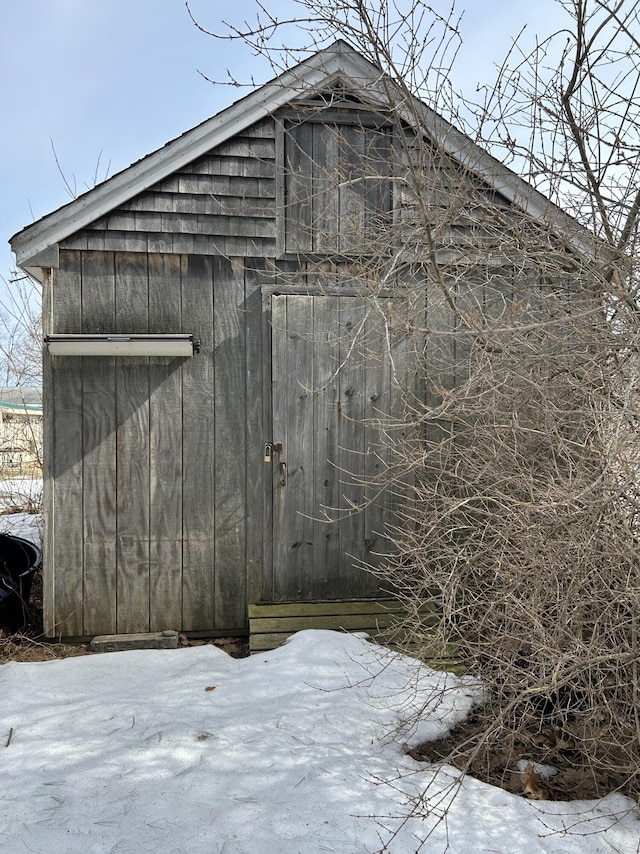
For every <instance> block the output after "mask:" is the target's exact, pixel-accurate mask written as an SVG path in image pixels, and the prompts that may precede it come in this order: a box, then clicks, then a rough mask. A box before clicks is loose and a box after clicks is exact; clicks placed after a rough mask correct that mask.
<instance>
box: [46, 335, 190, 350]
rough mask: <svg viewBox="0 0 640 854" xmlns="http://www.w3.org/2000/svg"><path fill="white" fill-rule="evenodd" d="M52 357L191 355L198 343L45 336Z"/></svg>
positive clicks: (183, 338) (186, 338)
mask: <svg viewBox="0 0 640 854" xmlns="http://www.w3.org/2000/svg"><path fill="white" fill-rule="evenodd" d="M44 341H45V344H46V346H47V349H48V350H49V353H51V355H52V356H193V354H194V353H199V352H200V342H199V341H197V340H195V339H194V337H193V335H182V334H176V335H125V334H120V333H118V334H116V333H112V334H106V335H47V336H46V338H45V339H44Z"/></svg>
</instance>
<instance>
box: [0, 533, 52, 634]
mask: <svg viewBox="0 0 640 854" xmlns="http://www.w3.org/2000/svg"><path fill="white" fill-rule="evenodd" d="M41 562H42V554H41V552H40V549H39V548H38V547H37V546H34V544H33V543H30V542H29V540H23V539H22V537H14V536H11V535H9V534H0V626H3V627H4V628H7V629H10V630H11V631H15V630H16V629H19V628H21V627H22V626H24V625H25V624H26V623H27V621H28V616H27V615H28V612H27V605H28V603H29V597H30V596H31V584H32V582H33V576H34V575H35V573H36V572H37V570H38V568H39V567H40V564H41Z"/></svg>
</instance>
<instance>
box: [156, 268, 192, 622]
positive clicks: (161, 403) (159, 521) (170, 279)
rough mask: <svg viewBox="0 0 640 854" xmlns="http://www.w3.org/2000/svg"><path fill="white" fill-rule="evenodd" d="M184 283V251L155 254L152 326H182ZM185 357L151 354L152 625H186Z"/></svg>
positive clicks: (180, 327) (173, 328)
mask: <svg viewBox="0 0 640 854" xmlns="http://www.w3.org/2000/svg"><path fill="white" fill-rule="evenodd" d="M180 286H181V270H180V257H179V256H177V255H150V256H149V331H150V332H166V331H169V330H180V329H182V316H181V315H182V305H181V294H180ZM194 358H197V357H194ZM182 362H183V360H181V359H171V360H168V359H166V358H152V359H149V582H150V590H149V600H150V621H149V629H150V631H163V630H164V629H181V628H182Z"/></svg>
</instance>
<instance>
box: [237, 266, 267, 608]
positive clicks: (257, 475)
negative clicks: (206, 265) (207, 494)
mask: <svg viewBox="0 0 640 854" xmlns="http://www.w3.org/2000/svg"><path fill="white" fill-rule="evenodd" d="M270 279H271V277H270V276H269V275H268V273H267V271H266V269H265V263H264V259H262V258H247V259H246V261H245V300H244V306H243V318H244V325H245V330H246V331H245V360H246V376H245V386H246V390H245V398H246V462H245V465H246V482H245V496H246V497H245V503H246V512H245V518H246V527H245V553H246V566H247V582H246V583H247V594H246V600H247V602H250V603H252V602H259V601H260V599H261V591H262V579H263V572H264V567H263V525H265V524H268V525H269V526H270V525H271V519H270V517H269V519H268V520H266V521H265V509H266V508H265V505H266V504H268V505H269V507H270V506H271V501H270V499H269V501H267V502H265V497H264V491H265V477H266V475H267V474H268V472H269V468H268V465H267V464H265V462H264V443H265V442H266V441H269V440H270V439H271V435H270V429H267V427H266V424H267V423H269V422H265V421H263V410H264V407H263V399H264V397H270V390H269V388H270V387H269V384H265V382H264V377H263V367H264V366H263V352H264V345H265V342H264V341H263V335H264V330H265V329H266V325H267V321H266V317H265V311H266V307H265V302H264V301H263V298H262V287H263V285H265V284H266V282H267V281H269V280H270Z"/></svg>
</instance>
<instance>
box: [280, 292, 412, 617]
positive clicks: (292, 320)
mask: <svg viewBox="0 0 640 854" xmlns="http://www.w3.org/2000/svg"><path fill="white" fill-rule="evenodd" d="M388 331H389V330H388V324H387V323H386V319H385V315H384V307H383V306H382V305H380V304H378V303H375V302H372V301H365V300H363V299H361V298H359V297H355V296H335V295H328V296H327V295H322V296H309V295H304V296H302V295H277V296H276V295H274V296H272V297H271V335H272V348H271V349H272V413H273V435H272V440H273V443H274V444H275V445H276V446H277V445H282V448H281V450H280V451H279V452H278V451H276V452H274V453H273V456H272V461H271V467H272V472H271V473H272V496H271V497H272V507H273V540H272V561H273V562H272V569H273V574H272V577H271V583H270V586H271V590H266V591H265V594H266V598H267V599H271V600H273V601H287V600H313V599H320V600H322V599H341V598H345V599H348V598H358V597H368V596H375V595H377V594H378V593H379V587H380V585H379V582H378V580H377V578H376V577H375V576H374V575H372V574H371V573H368V572H366V571H365V570H364V569H363V567H362V564H363V563H364V564H369V563H376V562H377V561H378V560H379V554H380V553H384V552H385V551H386V550H387V548H388V546H387V541H386V539H385V536H384V533H385V529H386V526H387V525H388V523H389V521H390V520H391V516H392V512H393V508H392V499H391V497H390V493H389V492H387V493H384V494H382V495H377V492H378V487H379V484H375V483H374V480H375V478H376V477H377V476H379V475H380V474H381V472H383V471H384V469H385V467H386V466H387V464H388V462H389V461H390V455H392V448H391V447H390V444H389V442H390V439H391V431H390V430H389V429H388V428H389V424H388V421H389V416H392V415H395V416H396V418H397V416H398V415H399V408H400V406H401V391H400V385H401V384H398V383H396V382H395V381H392V374H394V376H395V372H396V371H397V364H395V362H396V359H395V358H394V350H395V351H396V353H395V354H396V355H397V354H398V353H399V352H400V351H401V350H402V348H403V343H402V342H400V341H396V342H394V343H392V346H391V348H390V347H389V346H388V344H389V342H390V338H389V335H388ZM392 366H393V368H392ZM376 495H377V497H376Z"/></svg>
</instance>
